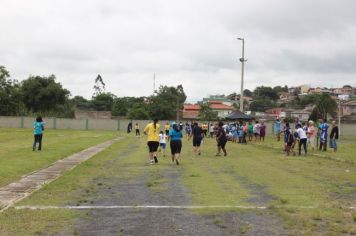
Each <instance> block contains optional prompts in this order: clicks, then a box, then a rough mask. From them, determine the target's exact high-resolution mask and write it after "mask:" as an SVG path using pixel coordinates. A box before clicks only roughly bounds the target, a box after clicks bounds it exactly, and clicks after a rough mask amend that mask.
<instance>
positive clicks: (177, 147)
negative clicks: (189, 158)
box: [170, 140, 182, 155]
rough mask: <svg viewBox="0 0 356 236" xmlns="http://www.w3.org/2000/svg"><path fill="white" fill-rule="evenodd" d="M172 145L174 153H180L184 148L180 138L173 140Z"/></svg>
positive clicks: (172, 152)
mask: <svg viewBox="0 0 356 236" xmlns="http://www.w3.org/2000/svg"><path fill="white" fill-rule="evenodd" d="M170 146H171V154H172V155H174V154H179V153H180V151H181V150H182V141H180V140H174V141H171V143H170Z"/></svg>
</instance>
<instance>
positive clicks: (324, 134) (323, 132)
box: [319, 119, 329, 151]
mask: <svg viewBox="0 0 356 236" xmlns="http://www.w3.org/2000/svg"><path fill="white" fill-rule="evenodd" d="M328 128H329V125H328V124H327V123H326V119H324V120H323V121H322V122H321V123H320V125H319V130H320V145H319V150H321V149H323V151H326V146H327V143H328V142H327V141H328Z"/></svg>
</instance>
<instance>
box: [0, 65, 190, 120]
mask: <svg viewBox="0 0 356 236" xmlns="http://www.w3.org/2000/svg"><path fill="white" fill-rule="evenodd" d="M93 89H94V93H93V96H92V98H91V99H85V98H84V97H82V96H74V97H73V98H70V96H71V93H70V91H69V90H67V89H65V88H63V86H62V85H61V83H59V82H57V81H56V77H55V75H49V76H32V75H31V76H29V77H28V78H27V79H25V80H23V81H21V82H18V81H17V80H14V79H11V77H10V73H9V71H8V70H7V69H6V68H5V67H4V66H0V115H5V116H11V115H13V116H26V115H29V116H31V115H37V114H41V115H42V116H53V117H62V118H73V117H74V112H75V110H76V109H81V110H95V111H111V112H112V115H113V116H125V117H128V118H129V119H150V118H153V117H156V118H158V119H173V118H175V117H176V112H177V110H182V109H183V104H184V102H185V100H186V98H187V96H186V95H185V92H184V89H183V86H182V85H178V86H177V87H169V86H160V87H159V88H158V90H156V91H155V92H154V94H153V95H151V96H148V97H144V96H142V97H118V96H116V95H115V94H113V93H110V92H106V90H105V83H104V81H103V79H102V78H101V76H100V75H98V77H97V78H96V79H95V85H94V87H93Z"/></svg>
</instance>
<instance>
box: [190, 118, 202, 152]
mask: <svg viewBox="0 0 356 236" xmlns="http://www.w3.org/2000/svg"><path fill="white" fill-rule="evenodd" d="M191 137H193V152H194V154H195V156H196V155H199V156H200V144H201V141H202V140H203V137H204V134H203V129H202V128H201V127H200V126H199V125H198V123H197V122H195V123H194V125H193V130H192V134H191V136H190V137H189V138H191Z"/></svg>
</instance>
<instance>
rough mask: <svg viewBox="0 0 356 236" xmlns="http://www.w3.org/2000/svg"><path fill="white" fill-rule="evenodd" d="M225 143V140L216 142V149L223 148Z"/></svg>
mask: <svg viewBox="0 0 356 236" xmlns="http://www.w3.org/2000/svg"><path fill="white" fill-rule="evenodd" d="M226 142H227V140H226V139H225V140H220V141H219V142H218V147H221V148H225V145H226Z"/></svg>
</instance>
